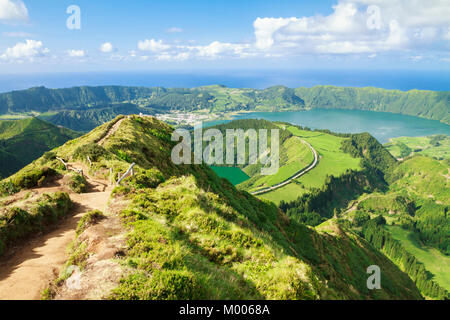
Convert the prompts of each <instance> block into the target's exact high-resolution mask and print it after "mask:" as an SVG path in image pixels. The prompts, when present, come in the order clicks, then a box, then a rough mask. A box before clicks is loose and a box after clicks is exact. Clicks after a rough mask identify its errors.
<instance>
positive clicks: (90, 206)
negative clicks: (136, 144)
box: [0, 177, 112, 300]
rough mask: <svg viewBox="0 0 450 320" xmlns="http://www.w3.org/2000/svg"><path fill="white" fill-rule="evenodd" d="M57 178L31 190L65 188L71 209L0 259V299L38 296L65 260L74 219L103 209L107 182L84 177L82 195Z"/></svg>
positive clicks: (30, 298)
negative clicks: (85, 185)
mask: <svg viewBox="0 0 450 320" xmlns="http://www.w3.org/2000/svg"><path fill="white" fill-rule="evenodd" d="M61 181H62V179H60V180H57V181H55V182H53V184H54V185H53V186H44V187H43V188H37V189H33V190H32V191H33V192H37V193H52V192H57V191H65V192H67V193H69V195H70V198H71V200H72V202H73V203H74V208H73V209H72V210H71V212H69V213H68V214H67V217H66V218H64V219H63V220H62V221H60V222H59V223H58V224H56V225H55V226H53V228H51V229H50V230H51V231H50V232H49V233H46V234H45V235H43V236H39V235H37V236H34V237H31V238H30V239H28V240H25V241H23V242H22V243H21V244H19V245H18V246H17V247H15V248H12V250H11V251H10V252H9V253H8V254H7V256H6V257H4V259H1V260H0V300H35V299H40V297H41V292H42V290H43V289H45V288H46V287H47V286H48V284H49V281H51V280H52V279H54V278H55V276H57V275H58V274H59V270H60V267H61V266H62V265H63V264H64V263H65V262H66V261H67V259H68V254H67V247H68V245H69V244H70V243H71V242H72V241H73V240H74V239H75V229H76V227H77V223H78V220H79V219H80V218H81V217H82V216H83V214H85V213H86V212H88V211H91V210H95V209H98V210H101V211H104V210H105V208H106V206H107V203H108V199H109V196H110V193H111V190H112V187H111V186H108V182H107V181H104V182H101V183H99V182H100V181H98V180H91V179H90V178H88V177H87V181H88V183H89V184H90V190H89V191H90V192H89V193H84V194H76V193H74V192H72V191H71V190H69V188H67V187H66V186H63V185H60V183H61ZM99 189H101V190H103V191H99Z"/></svg>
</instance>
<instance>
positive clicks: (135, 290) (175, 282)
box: [110, 270, 203, 300]
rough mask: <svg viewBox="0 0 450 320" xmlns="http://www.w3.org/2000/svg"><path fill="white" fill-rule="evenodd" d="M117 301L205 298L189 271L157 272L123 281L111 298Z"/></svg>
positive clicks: (136, 275)
mask: <svg viewBox="0 0 450 320" xmlns="http://www.w3.org/2000/svg"><path fill="white" fill-rule="evenodd" d="M110 298H111V299H115V300H193V299H201V298H203V295H202V291H201V290H200V286H199V284H198V281H197V279H196V278H195V276H194V275H193V274H192V273H191V272H189V271H185V270H182V271H175V270H161V271H159V270H155V271H154V272H153V273H152V275H150V276H146V275H144V274H141V273H138V274H132V275H130V276H129V277H128V278H125V279H122V280H121V283H120V285H119V287H118V288H116V289H114V290H113V293H112V295H111V297H110Z"/></svg>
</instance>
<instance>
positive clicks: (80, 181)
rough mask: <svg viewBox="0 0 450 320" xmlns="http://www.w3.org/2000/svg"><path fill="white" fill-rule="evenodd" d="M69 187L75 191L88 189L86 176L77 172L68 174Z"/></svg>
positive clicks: (80, 191) (83, 191) (82, 191)
mask: <svg viewBox="0 0 450 320" xmlns="http://www.w3.org/2000/svg"><path fill="white" fill-rule="evenodd" d="M69 187H70V189H72V191H73V192H75V193H85V192H86V191H87V189H88V184H87V181H86V178H85V177H83V176H82V175H80V174H78V173H73V174H71V176H70V182H69Z"/></svg>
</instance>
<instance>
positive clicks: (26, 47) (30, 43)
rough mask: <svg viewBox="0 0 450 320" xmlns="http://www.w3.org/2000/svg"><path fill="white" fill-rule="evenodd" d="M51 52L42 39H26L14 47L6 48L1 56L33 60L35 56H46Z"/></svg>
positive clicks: (9, 58) (8, 58) (11, 58)
mask: <svg viewBox="0 0 450 320" xmlns="http://www.w3.org/2000/svg"><path fill="white" fill-rule="evenodd" d="M49 52H50V50H49V49H47V48H45V47H44V46H43V43H42V41H36V40H26V41H25V42H19V43H17V44H16V45H15V46H14V47H11V48H8V49H6V51H5V53H4V54H2V55H1V56H0V58H2V59H3V60H28V61H33V60H34V58H39V57H43V56H46V55H47V54H48V53H49Z"/></svg>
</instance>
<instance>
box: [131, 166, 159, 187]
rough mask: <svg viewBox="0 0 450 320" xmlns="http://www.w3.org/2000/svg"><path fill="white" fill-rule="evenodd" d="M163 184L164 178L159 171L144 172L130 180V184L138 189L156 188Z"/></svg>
mask: <svg viewBox="0 0 450 320" xmlns="http://www.w3.org/2000/svg"><path fill="white" fill-rule="evenodd" d="M162 182H164V176H163V175H162V173H161V171H159V170H158V169H150V170H143V171H141V172H138V173H136V174H135V175H134V176H133V177H132V178H131V179H130V184H131V185H133V186H134V187H136V188H137V189H143V188H156V187H157V186H159V184H161V183H162Z"/></svg>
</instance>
